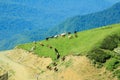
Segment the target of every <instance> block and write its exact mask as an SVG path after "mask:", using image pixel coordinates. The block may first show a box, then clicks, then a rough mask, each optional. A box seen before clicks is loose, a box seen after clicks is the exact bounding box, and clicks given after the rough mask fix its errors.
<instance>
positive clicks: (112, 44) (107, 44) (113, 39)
mask: <svg viewBox="0 0 120 80" xmlns="http://www.w3.org/2000/svg"><path fill="white" fill-rule="evenodd" d="M118 41H119V36H117V35H112V36H108V37H107V38H105V39H104V40H103V42H102V44H101V46H100V48H102V49H108V50H113V49H114V48H116V47H117V46H118Z"/></svg>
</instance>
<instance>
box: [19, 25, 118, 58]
mask: <svg viewBox="0 0 120 80" xmlns="http://www.w3.org/2000/svg"><path fill="white" fill-rule="evenodd" d="M119 26H120V24H115V25H110V26H105V27H102V28H96V29H92V30H87V31H82V32H79V33H78V37H77V38H75V37H74V38H72V39H68V36H66V37H58V38H57V39H56V38H53V39H49V40H48V41H46V40H43V41H40V42H37V44H34V43H27V44H22V45H19V46H18V48H22V49H25V50H28V51H30V49H31V48H32V47H33V46H35V45H36V49H35V50H34V53H35V54H38V55H39V56H45V57H52V58H55V52H54V50H53V49H49V48H48V47H47V45H50V46H52V47H54V48H57V49H58V51H59V52H60V55H61V56H64V55H68V54H76V55H78V54H80V55H84V54H87V53H88V52H89V51H91V50H92V49H93V48H94V47H96V48H97V47H99V46H100V43H102V41H103V40H104V39H105V38H106V37H107V36H109V35H112V34H118V33H119V32H120V27H119ZM72 35H73V36H74V34H72ZM40 43H43V44H44V45H45V46H40Z"/></svg>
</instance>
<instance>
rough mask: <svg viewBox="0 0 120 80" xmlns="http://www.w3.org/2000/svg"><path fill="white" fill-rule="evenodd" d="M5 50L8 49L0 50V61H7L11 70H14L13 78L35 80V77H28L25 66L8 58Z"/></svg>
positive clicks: (16, 79)
mask: <svg viewBox="0 0 120 80" xmlns="http://www.w3.org/2000/svg"><path fill="white" fill-rule="evenodd" d="M7 52H8V51H4V52H0V61H3V62H4V63H7V64H8V65H9V67H10V68H11V69H12V70H13V71H15V75H14V78H15V80H35V79H30V74H29V72H28V70H27V67H25V66H24V65H22V64H19V63H16V62H14V61H12V60H11V59H9V58H8V57H7V56H6V53H7Z"/></svg>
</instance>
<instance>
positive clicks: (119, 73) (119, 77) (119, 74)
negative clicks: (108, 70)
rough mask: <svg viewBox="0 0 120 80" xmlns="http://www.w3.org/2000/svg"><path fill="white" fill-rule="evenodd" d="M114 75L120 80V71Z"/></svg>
mask: <svg viewBox="0 0 120 80" xmlns="http://www.w3.org/2000/svg"><path fill="white" fill-rule="evenodd" d="M113 74H114V75H115V76H117V78H118V80H120V69H119V70H116V71H115V72H114V73H113Z"/></svg>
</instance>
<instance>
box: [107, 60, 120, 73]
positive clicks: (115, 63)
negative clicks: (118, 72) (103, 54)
mask: <svg viewBox="0 0 120 80" xmlns="http://www.w3.org/2000/svg"><path fill="white" fill-rule="evenodd" d="M118 65H119V61H118V60H117V59H115V58H111V59H110V60H108V61H107V62H106V64H105V67H106V69H107V70H110V71H113V70H114V69H116V68H117V67H118Z"/></svg>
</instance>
